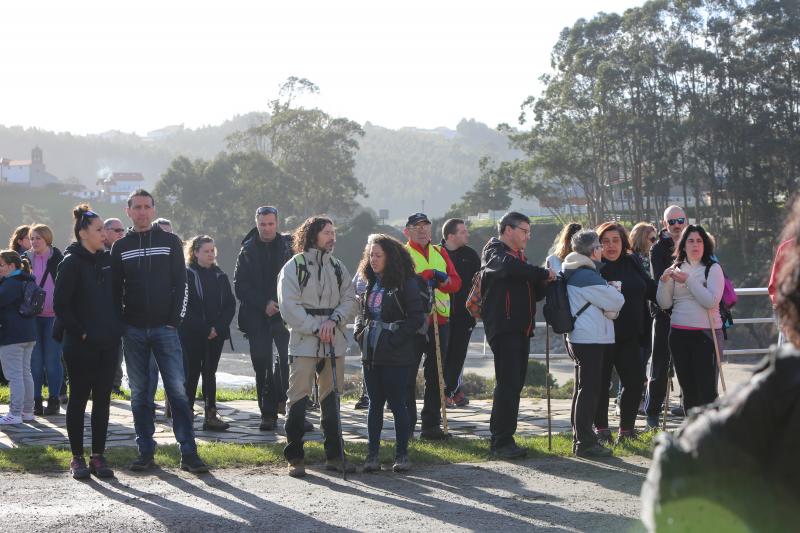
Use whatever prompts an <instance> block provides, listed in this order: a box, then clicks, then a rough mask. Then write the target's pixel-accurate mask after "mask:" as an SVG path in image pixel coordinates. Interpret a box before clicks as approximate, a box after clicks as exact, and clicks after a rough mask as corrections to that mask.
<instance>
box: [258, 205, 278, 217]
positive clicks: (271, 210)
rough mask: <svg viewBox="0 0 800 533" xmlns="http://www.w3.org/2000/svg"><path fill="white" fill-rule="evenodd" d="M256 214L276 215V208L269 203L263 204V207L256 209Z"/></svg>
mask: <svg viewBox="0 0 800 533" xmlns="http://www.w3.org/2000/svg"><path fill="white" fill-rule="evenodd" d="M256 215H257V216H261V215H275V216H278V210H277V209H275V208H274V207H272V206H271V205H265V206H263V207H259V208H258V209H256Z"/></svg>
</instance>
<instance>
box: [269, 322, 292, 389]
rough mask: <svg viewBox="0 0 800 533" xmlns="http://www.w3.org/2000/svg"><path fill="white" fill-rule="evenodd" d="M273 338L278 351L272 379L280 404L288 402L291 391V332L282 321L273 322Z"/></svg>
mask: <svg viewBox="0 0 800 533" xmlns="http://www.w3.org/2000/svg"><path fill="white" fill-rule="evenodd" d="M271 327H272V338H273V342H274V343H275V348H276V349H277V351H278V354H277V356H276V357H275V364H274V365H273V368H272V376H273V377H272V379H273V381H274V383H275V390H276V391H277V392H276V394H277V398H278V402H285V401H286V400H287V392H288V391H289V336H290V334H289V330H288V329H286V326H284V324H283V322H282V321H273V322H272V326H271Z"/></svg>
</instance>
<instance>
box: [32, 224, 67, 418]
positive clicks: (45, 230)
mask: <svg viewBox="0 0 800 533" xmlns="http://www.w3.org/2000/svg"><path fill="white" fill-rule="evenodd" d="M30 237H31V249H30V250H28V251H27V252H25V256H26V257H27V258H28V261H30V263H31V268H32V273H33V275H34V277H36V281H37V283H39V286H40V287H41V288H42V289H44V291H45V293H46V296H45V300H44V308H43V309H42V312H41V313H40V314H39V315H38V316H37V317H36V346H34V348H33V355H32V356H31V373H32V374H33V400H34V412H35V413H36V415H37V416H42V415H56V414H58V413H59V411H60V409H61V403H60V400H59V393H60V392H61V385H62V383H63V382H64V367H63V366H62V364H61V343H60V342H58V341H57V340H55V339H54V338H53V323H54V322H55V319H56V318H55V317H56V315H55V311H54V310H53V291H54V290H55V284H56V271H57V270H58V265H59V263H61V260H62V259H63V258H64V256H63V254H62V253H61V250H59V249H58V248H56V247H55V246H53V232H52V230H51V229H50V228H49V227H48V226H46V225H44V224H34V225H33V226H31V230H30ZM45 374H46V375H47V390H48V392H49V397H48V398H47V408H44V407H43V406H42V385H43V384H44V376H45Z"/></svg>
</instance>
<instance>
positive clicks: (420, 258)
mask: <svg viewBox="0 0 800 533" xmlns="http://www.w3.org/2000/svg"><path fill="white" fill-rule="evenodd" d="M403 234H404V235H405V236H406V237H407V238H408V243H407V244H406V248H408V252H409V253H410V254H411V259H412V260H413V261H414V270H415V272H416V273H417V274H418V275H419V276H420V277H421V278H422V279H424V280H425V281H427V282H428V284H429V285H430V286H431V287H432V288H433V289H434V292H433V300H434V301H433V310H432V312H431V315H430V316H429V317H428V320H427V322H426V324H427V325H428V326H429V327H428V328H427V331H426V332H425V333H424V334H422V335H418V338H417V361H416V364H415V365H412V367H411V368H412V370H411V376H410V379H409V380H408V383H409V385H408V391H407V394H406V405H407V408H408V414H409V418H410V420H411V435H412V436H413V434H414V429H415V427H416V425H417V403H416V397H417V395H416V383H417V372H418V370H419V364H420V362H421V361H422V355H423V354H424V355H425V364H424V374H425V400H424V403H423V406H422V413H421V415H422V416H421V418H422V424H421V426H422V430H421V432H420V437H421V438H423V439H427V440H441V439H444V438H445V437H446V435H445V434H444V432H443V431H442V427H441V425H442V417H441V408H442V406H441V399H440V397H439V373H438V371H437V368H436V338H435V335H434V331H433V326H432V323H433V315H434V314H435V315H436V322H437V324H438V325H439V349H440V352H441V355H442V359H443V360H442V367H443V368H444V363H445V361H444V357H445V356H446V354H447V341H448V339H449V336H450V335H449V319H450V295H451V294H452V293H455V292H457V291H458V289H460V288H461V277H459V275H458V272H456V269H455V267H454V266H453V263H452V261H450V257H449V256H448V255H447V250H445V249H444V248H442V247H441V246H437V245H434V244H431V221H430V220H429V219H428V216H427V215H425V214H424V213H414V214H413V215H411V216H409V217H408V221H407V222H406V227H405V229H404V230H403Z"/></svg>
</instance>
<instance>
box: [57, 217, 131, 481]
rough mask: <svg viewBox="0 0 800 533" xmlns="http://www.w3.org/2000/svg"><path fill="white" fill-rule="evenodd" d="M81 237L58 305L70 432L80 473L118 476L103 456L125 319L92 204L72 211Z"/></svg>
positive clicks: (63, 276) (73, 467)
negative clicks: (87, 420) (88, 438)
mask: <svg viewBox="0 0 800 533" xmlns="http://www.w3.org/2000/svg"><path fill="white" fill-rule="evenodd" d="M72 216H73V234H74V236H75V242H73V243H72V244H70V245H69V246H68V247H67V249H66V255H65V256H64V260H63V261H62V262H61V264H60V265H59V266H58V276H57V277H56V284H55V294H54V296H53V308H54V309H55V313H56V317H58V320H59V323H60V325H61V326H63V330H64V332H63V333H64V334H63V346H64V362H65V363H66V365H67V370H68V371H69V375H70V401H69V403H68V404H67V435H68V436H69V444H70V448H71V449H72V462H71V463H70V472H71V473H72V477H74V478H75V479H85V478H88V477H89V475H90V474H94V475H96V476H97V477H100V478H110V477H113V476H114V472H113V470H111V469H110V468H109V467H108V465H107V463H106V460H105V457H103V454H104V453H105V447H106V435H107V433H108V416H109V407H110V405H111V388H112V385H113V381H114V373H115V372H116V370H117V357H118V354H119V345H120V337H121V336H122V323H121V322H120V320H119V316H118V315H119V313H118V312H117V310H116V309H114V298H113V295H112V288H111V287H112V280H111V255H110V253H109V252H108V251H107V250H106V249H105V244H104V241H103V219H102V218H101V217H100V216H99V215H98V214H97V213H95V212H94V211H92V210H91V209H90V208H89V206H88V205H86V204H82V205H79V206H77V207H75V209H74V210H73V211H72ZM90 397H91V399H92V416H91V424H92V426H91V427H92V453H91V456H90V458H89V466H88V467H87V465H86V459H85V458H84V450H83V432H84V416H85V414H86V403H87V402H88V400H89V398H90Z"/></svg>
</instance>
